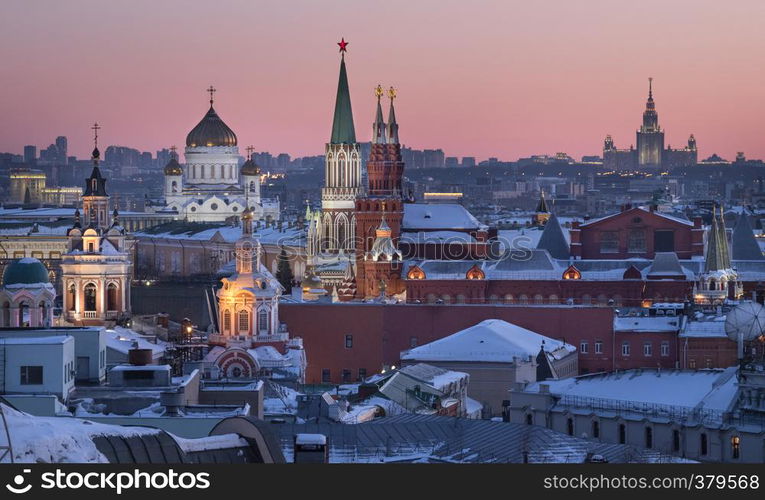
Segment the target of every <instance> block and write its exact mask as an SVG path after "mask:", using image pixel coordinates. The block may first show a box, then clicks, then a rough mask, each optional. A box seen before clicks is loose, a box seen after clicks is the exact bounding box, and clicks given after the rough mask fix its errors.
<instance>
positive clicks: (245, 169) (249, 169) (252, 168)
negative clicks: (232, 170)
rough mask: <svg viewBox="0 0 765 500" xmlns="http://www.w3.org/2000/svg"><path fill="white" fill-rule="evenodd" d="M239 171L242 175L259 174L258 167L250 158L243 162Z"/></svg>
mask: <svg viewBox="0 0 765 500" xmlns="http://www.w3.org/2000/svg"><path fill="white" fill-rule="evenodd" d="M240 172H241V173H242V175H260V167H259V166H257V165H255V162H254V161H252V160H251V159H250V160H247V161H246V162H244V165H242V168H241V170H240Z"/></svg>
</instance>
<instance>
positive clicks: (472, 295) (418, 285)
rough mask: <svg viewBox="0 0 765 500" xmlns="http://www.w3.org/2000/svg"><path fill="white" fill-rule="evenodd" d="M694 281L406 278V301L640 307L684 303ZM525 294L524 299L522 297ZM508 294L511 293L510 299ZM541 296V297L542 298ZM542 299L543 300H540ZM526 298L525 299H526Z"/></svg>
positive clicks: (688, 296) (687, 298) (688, 298)
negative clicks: (571, 302) (646, 302)
mask: <svg viewBox="0 0 765 500" xmlns="http://www.w3.org/2000/svg"><path fill="white" fill-rule="evenodd" d="M692 290H693V283H692V282H690V281H686V280H656V281H650V280H649V281H643V280H619V281H589V280H563V279H561V280H555V281H549V280H548V281H543V280H467V279H463V280H428V279H424V280H407V281H406V296H407V301H409V302H414V301H418V300H419V301H420V302H428V301H430V302H432V301H433V300H434V299H436V298H441V299H444V297H445V296H448V300H449V301H451V302H453V303H454V302H458V301H457V299H456V298H457V296H458V295H461V296H464V297H465V299H464V302H465V303H467V304H484V303H514V304H524V303H526V304H535V303H536V304H565V303H566V300H567V299H569V298H573V299H574V303H575V304H584V305H588V304H598V303H603V304H605V303H607V302H608V300H611V299H613V301H614V303H615V304H616V305H622V306H633V307H637V306H640V305H641V304H642V302H643V301H644V300H652V301H659V300H660V301H666V302H684V301H686V300H690V296H691V292H692ZM524 295H525V296H526V297H525V299H524V298H523V296H524ZM508 296H512V301H509V299H508V298H507V297H508ZM540 297H541V299H540ZM540 300H541V302H540ZM524 301H525V302H524Z"/></svg>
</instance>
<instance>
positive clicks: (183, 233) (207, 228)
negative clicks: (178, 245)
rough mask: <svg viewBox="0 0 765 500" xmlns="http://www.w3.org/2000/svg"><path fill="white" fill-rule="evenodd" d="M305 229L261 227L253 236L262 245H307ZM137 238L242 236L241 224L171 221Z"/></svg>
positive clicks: (228, 239) (227, 238)
mask: <svg viewBox="0 0 765 500" xmlns="http://www.w3.org/2000/svg"><path fill="white" fill-rule="evenodd" d="M305 236H306V231H305V229H302V228H299V227H296V226H293V227H289V228H288V227H284V228H283V229H282V230H281V231H280V230H279V228H278V227H273V226H269V227H260V228H256V229H255V234H254V235H253V237H254V238H255V239H256V240H258V241H260V243H261V244H262V245H278V246H282V245H284V246H289V247H301V246H305ZM135 237H136V238H139V239H140V238H163V239H173V240H196V241H210V240H213V239H215V238H217V239H220V240H221V241H225V242H227V243H235V242H236V241H237V240H239V239H240V238H241V237H242V227H241V226H231V225H230V224H224V223H205V224H203V223H192V222H179V221H175V222H170V223H168V224H163V225H161V226H156V227H153V228H150V229H147V230H145V231H139V232H136V233H135Z"/></svg>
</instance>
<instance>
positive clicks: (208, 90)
mask: <svg viewBox="0 0 765 500" xmlns="http://www.w3.org/2000/svg"><path fill="white" fill-rule="evenodd" d="M217 91H218V89H216V88H215V87H213V86H212V85H210V86H209V87H208V88H207V92H209V93H210V104H212V103H213V94H215V93H216V92H217Z"/></svg>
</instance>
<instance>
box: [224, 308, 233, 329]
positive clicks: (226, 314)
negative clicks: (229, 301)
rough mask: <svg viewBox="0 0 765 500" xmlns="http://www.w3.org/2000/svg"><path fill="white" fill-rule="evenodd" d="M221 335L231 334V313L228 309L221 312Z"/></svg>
mask: <svg viewBox="0 0 765 500" xmlns="http://www.w3.org/2000/svg"><path fill="white" fill-rule="evenodd" d="M223 333H231V311H230V310H229V309H226V310H225V311H224V312H223Z"/></svg>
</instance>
